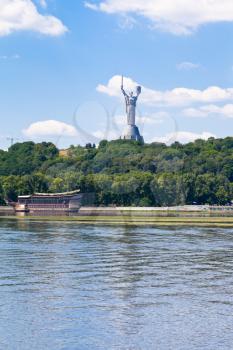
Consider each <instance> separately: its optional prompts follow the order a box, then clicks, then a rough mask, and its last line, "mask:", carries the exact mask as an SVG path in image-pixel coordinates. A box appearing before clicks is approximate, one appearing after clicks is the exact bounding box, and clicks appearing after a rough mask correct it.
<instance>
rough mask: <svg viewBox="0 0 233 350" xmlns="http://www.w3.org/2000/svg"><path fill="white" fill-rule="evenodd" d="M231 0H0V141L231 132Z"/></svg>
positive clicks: (182, 137)
mask: <svg viewBox="0 0 233 350" xmlns="http://www.w3.org/2000/svg"><path fill="white" fill-rule="evenodd" d="M232 37H233V2H232V0H221V1H219V0H199V1H195V0H173V1H170V0H95V1H94V0H86V1H83V0H78V1H77V0H69V1H67V0H0V119H1V128H0V148H2V149H7V148H8V147H9V146H10V144H11V142H12V140H11V139H13V142H23V141H27V140H33V141H35V142H41V141H52V142H54V143H55V144H56V145H57V146H58V147H59V148H66V147H68V146H69V145H71V144H74V145H77V144H81V145H83V144H85V143H87V142H93V143H96V144H98V142H99V141H100V140H101V139H106V138H107V139H116V138H118V137H120V135H122V134H123V130H124V128H125V126H126V115H125V107H124V99H123V96H122V94H121V90H120V85H121V75H123V76H124V86H125V89H126V91H130V90H134V89H135V87H136V86H137V85H140V86H142V94H141V95H140V97H139V100H138V108H137V124H138V126H139V128H140V131H141V133H142V134H143V136H144V139H145V141H146V142H154V141H158V142H165V143H167V144H170V143H172V142H174V141H175V140H178V141H180V142H182V143H186V142H189V141H193V140H195V139H197V138H203V139H208V138H209V137H226V136H232V134H233V49H232Z"/></svg>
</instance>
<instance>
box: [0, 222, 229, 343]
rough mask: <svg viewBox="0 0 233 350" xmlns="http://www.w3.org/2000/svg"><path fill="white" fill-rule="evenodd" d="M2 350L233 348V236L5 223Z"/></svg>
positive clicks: (0, 262)
mask: <svg viewBox="0 0 233 350" xmlns="http://www.w3.org/2000/svg"><path fill="white" fill-rule="evenodd" d="M0 349H1V350H2V349H4V350H8V349H10V350H29V349H30V350H32V349H33V350H47V349H48V350H79V349H80V350H97V349H98V350H105V349H106V350H112V349H113V350H115V349H117V350H121V349H122V350H126V349H127V350H139V349H143V350H147V349H148V350H149V349H150V350H151V349H156V350H157V349H159V350H160V349H164V350H168V349H172V350H173V349H175V350H181V349H182V350H193V349H198V350H199V349H202V350H203V349H210V350H215V349H216V350H217V349H218V350H219V349H226V350H229V349H233V229H220V228H214V229H211V228H195V227H193V228H178V227H176V228H151V227H144V228H142V227H128V228H127V227H111V226H105V227H100V226H82V225H79V224H77V223H72V222H48V223H46V222H43V221H37V222H36V221H35V222H31V221H25V220H18V221H17V220H10V219H1V220H0Z"/></svg>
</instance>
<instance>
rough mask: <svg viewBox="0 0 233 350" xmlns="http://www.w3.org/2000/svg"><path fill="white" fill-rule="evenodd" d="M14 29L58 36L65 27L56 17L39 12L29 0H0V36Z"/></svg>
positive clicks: (65, 29)
mask: <svg viewBox="0 0 233 350" xmlns="http://www.w3.org/2000/svg"><path fill="white" fill-rule="evenodd" d="M16 31H35V32H38V33H41V34H45V35H50V36H59V35H62V34H64V33H65V32H66V31H67V28H66V27H65V26H64V24H63V23H62V22H61V21H60V20H59V19H58V18H56V17H54V16H49V15H42V14H40V13H39V12H38V10H37V8H36V6H35V4H34V3H33V2H32V1H31V0H0V36H5V35H8V34H11V33H13V32H16Z"/></svg>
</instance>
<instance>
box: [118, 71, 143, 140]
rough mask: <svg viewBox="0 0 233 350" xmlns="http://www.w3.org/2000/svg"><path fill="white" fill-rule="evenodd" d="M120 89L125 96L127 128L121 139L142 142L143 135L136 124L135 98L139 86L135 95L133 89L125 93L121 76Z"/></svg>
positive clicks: (138, 93)
mask: <svg viewBox="0 0 233 350" xmlns="http://www.w3.org/2000/svg"><path fill="white" fill-rule="evenodd" d="M121 91H122V93H123V95H124V97H125V105H126V114H127V129H126V131H125V132H124V135H123V139H125V140H135V141H140V142H142V143H144V140H143V137H142V136H141V135H140V132H139V130H138V127H137V126H136V107H137V100H138V97H139V95H140V94H141V91H142V88H141V86H137V87H136V95H134V93H133V91H131V92H130V93H129V94H127V93H126V92H125V90H124V78H123V76H122V81H121Z"/></svg>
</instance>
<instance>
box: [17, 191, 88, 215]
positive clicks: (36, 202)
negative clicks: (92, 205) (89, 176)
mask: <svg viewBox="0 0 233 350" xmlns="http://www.w3.org/2000/svg"><path fill="white" fill-rule="evenodd" d="M84 197H85V194H83V193H80V191H79V190H77V191H73V192H65V193H35V194H32V195H25V196H19V197H18V202H17V203H15V204H14V207H15V211H16V212H30V213H35V212H37V213H39V212H44V213H46V212H51V211H53V212H76V211H78V210H79V209H80V207H81V205H83V200H84Z"/></svg>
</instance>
